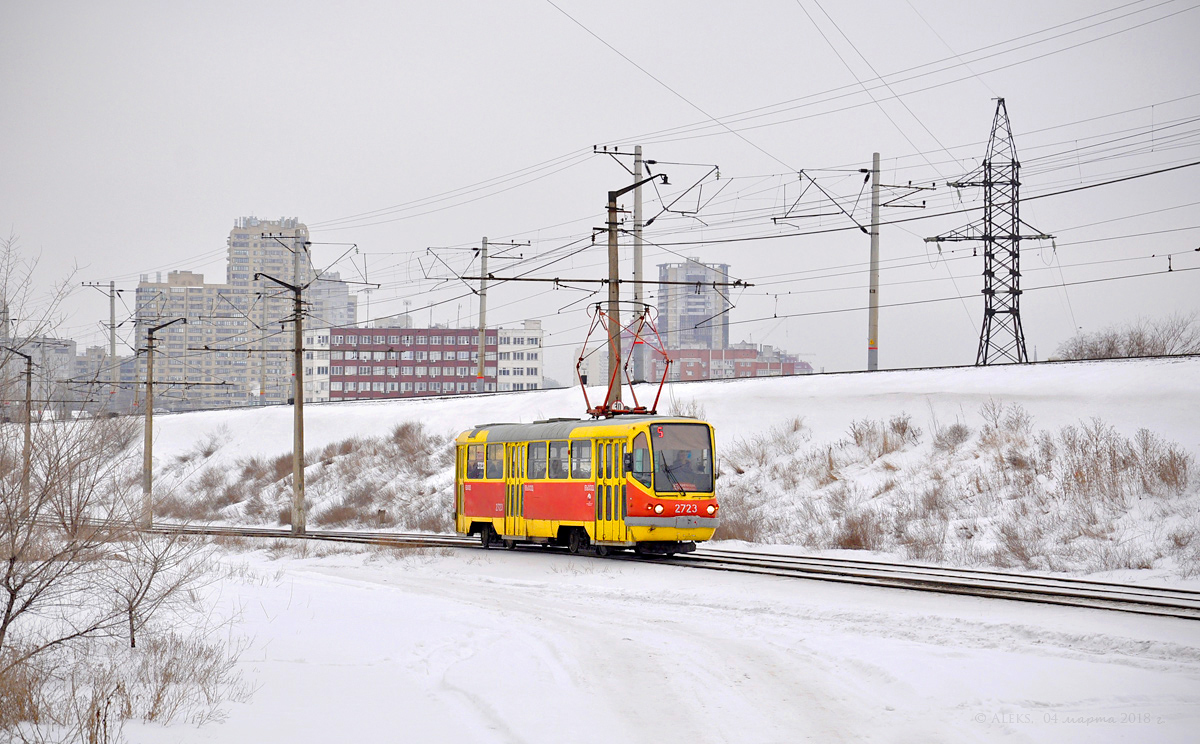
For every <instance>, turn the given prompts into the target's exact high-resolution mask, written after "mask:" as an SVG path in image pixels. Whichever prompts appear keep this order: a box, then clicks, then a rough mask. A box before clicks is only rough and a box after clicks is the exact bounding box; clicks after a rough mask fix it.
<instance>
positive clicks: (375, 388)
mask: <svg viewBox="0 0 1200 744" xmlns="http://www.w3.org/2000/svg"><path fill="white" fill-rule="evenodd" d="M371 391H372V392H376V393H382V392H383V383H382V382H372V383H371Z"/></svg>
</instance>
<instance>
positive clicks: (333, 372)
mask: <svg viewBox="0 0 1200 744" xmlns="http://www.w3.org/2000/svg"><path fill="white" fill-rule="evenodd" d="M343 369H344V368H343V367H330V368H329V374H331V375H340V374H345V373H344V372H342V370H343ZM338 390H341V388H340V387H339V388H338Z"/></svg>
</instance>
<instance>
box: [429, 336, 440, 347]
mask: <svg viewBox="0 0 1200 744" xmlns="http://www.w3.org/2000/svg"><path fill="white" fill-rule="evenodd" d="M429 343H431V344H433V345H434V346H439V345H440V344H441V343H442V337H441V336H430V337H429Z"/></svg>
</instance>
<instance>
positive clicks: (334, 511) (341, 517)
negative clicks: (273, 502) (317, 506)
mask: <svg viewBox="0 0 1200 744" xmlns="http://www.w3.org/2000/svg"><path fill="white" fill-rule="evenodd" d="M363 516H364V515H363V513H362V509H361V507H358V506H354V505H352V504H347V503H345V502H343V503H340V504H334V505H332V506H330V507H329V508H327V509H324V510H322V511H320V512H317V513H316V514H314V515H313V518H312V519H313V522H314V523H316V524H318V525H320V526H323V527H330V526H336V525H342V524H350V523H352V522H354V521H356V520H360V519H362V518H363ZM289 519H290V512H289Z"/></svg>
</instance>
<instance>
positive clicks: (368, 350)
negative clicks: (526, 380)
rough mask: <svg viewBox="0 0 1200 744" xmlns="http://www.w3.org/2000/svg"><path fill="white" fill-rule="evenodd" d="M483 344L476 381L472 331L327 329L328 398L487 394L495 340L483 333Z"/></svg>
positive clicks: (475, 332)
mask: <svg viewBox="0 0 1200 744" xmlns="http://www.w3.org/2000/svg"><path fill="white" fill-rule="evenodd" d="M486 339H487V340H486V343H485V344H484V379H483V380H479V379H478V378H477V377H476V374H477V372H478V361H479V331H478V329H469V328H456V329H455V328H357V327H355V328H332V329H330V330H329V399H330V400H363V399H372V398H410V397H421V396H428V395H450V394H460V393H472V392H493V391H495V390H496V354H497V351H496V350H497V347H498V339H499V335H498V333H497V331H496V330H495V329H491V328H489V329H488V330H487V334H486ZM535 348H536V347H535ZM315 363H316V362H315V360H314V364H315Z"/></svg>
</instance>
